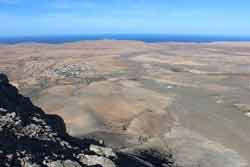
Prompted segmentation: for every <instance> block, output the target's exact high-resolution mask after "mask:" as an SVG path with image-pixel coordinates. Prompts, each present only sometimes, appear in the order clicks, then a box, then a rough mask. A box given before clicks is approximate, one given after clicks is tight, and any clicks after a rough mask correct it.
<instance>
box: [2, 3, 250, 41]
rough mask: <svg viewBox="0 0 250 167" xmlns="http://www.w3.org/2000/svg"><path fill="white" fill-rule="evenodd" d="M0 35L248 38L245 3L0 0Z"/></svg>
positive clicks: (248, 8) (249, 6) (249, 24)
mask: <svg viewBox="0 0 250 167" xmlns="http://www.w3.org/2000/svg"><path fill="white" fill-rule="evenodd" d="M0 21H1V23H0V37H1V36H7V37H8V36H40V35H74V34H75V35H77V34H106V33H108V34H173V35H178V34H185V35H225V36H250V0H0Z"/></svg>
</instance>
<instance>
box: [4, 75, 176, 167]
mask: <svg viewBox="0 0 250 167" xmlns="http://www.w3.org/2000/svg"><path fill="white" fill-rule="evenodd" d="M147 157H148V159H145V157H144V158H143V157H140V156H138V157H137V156H136V155H128V154H125V153H118V152H114V151H113V150H112V149H111V148H106V147H105V146H104V145H103V144H102V142H97V141H95V140H91V139H77V138H73V137H71V136H69V135H68V134H67V133H66V128H65V124H64V121H63V120H62V119H61V118H60V117H59V116H56V115H47V114H45V113H44V112H43V111H42V109H40V108H38V107H36V106H34V105H33V104H32V102H31V101H30V99H29V98H27V97H24V96H22V95H21V94H19V92H18V90H17V89H16V88H15V87H14V86H12V85H11V84H10V83H9V80H8V78H7V76H6V75H5V74H0V166H1V167H81V166H96V167H97V166H98V167H115V166H121V167H123V166H135V167H136V166H141V167H143V166H145V167H146V166H156V165H155V163H154V162H152V163H151V161H150V156H148V155H147ZM154 161H155V159H154ZM169 162H171V163H168V164H166V163H165V162H164V163H165V164H164V163H162V164H164V165H165V166H171V165H172V164H173V163H172V161H169ZM164 165H163V166H164ZM157 166H159V161H158V162H157ZM160 166H161V165H160Z"/></svg>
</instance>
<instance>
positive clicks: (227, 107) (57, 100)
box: [0, 40, 250, 167]
mask: <svg viewBox="0 0 250 167" xmlns="http://www.w3.org/2000/svg"><path fill="white" fill-rule="evenodd" d="M0 72H3V73H6V74H7V75H8V76H9V79H10V80H11V83H12V84H13V85H15V86H16V87H17V88H18V89H19V90H20V91H21V93H22V94H25V95H26V96H29V97H32V100H33V102H34V103H35V104H36V105H38V106H40V107H42V108H43V109H44V111H47V112H48V113H49V114H58V115H60V116H61V117H62V118H63V119H64V120H65V123H66V126H67V131H68V132H69V133H70V135H73V136H75V137H79V138H81V137H86V136H87V137H91V138H92V137H93V138H97V139H104V141H105V144H106V145H108V146H111V147H113V148H115V149H119V150H122V151H124V152H131V151H132V150H133V149H135V148H147V147H154V148H161V149H164V150H165V149H166V150H169V149H170V150H171V151H173V152H174V155H175V158H176V159H177V162H178V163H179V164H180V165H183V166H185V167H189V166H190V167H191V166H199V165H200V166H202V167H211V166H213V167H241V166H242V167H245V166H250V101H249V99H250V43H202V44H197V43H154V44H153V43H143V42H132V41H108V40H104V41H86V42H77V43H65V44H57V45H52V44H36V43H29V44H28V43H27V44H16V45H0Z"/></svg>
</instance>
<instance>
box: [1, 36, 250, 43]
mask: <svg viewBox="0 0 250 167" xmlns="http://www.w3.org/2000/svg"><path fill="white" fill-rule="evenodd" d="M91 40H131V41H143V42H149V43H156V42H195V43H207V42H225V41H226V42H248V41H250V36H218V35H217V36H215V35H166V34H101V35H100V34H98V35H92V34H91V35H49V36H18V37H0V44H18V43H48V44H60V43H68V42H79V41H91Z"/></svg>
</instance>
